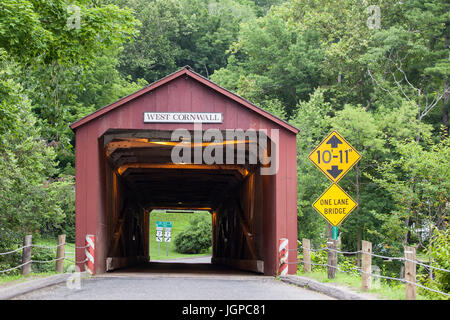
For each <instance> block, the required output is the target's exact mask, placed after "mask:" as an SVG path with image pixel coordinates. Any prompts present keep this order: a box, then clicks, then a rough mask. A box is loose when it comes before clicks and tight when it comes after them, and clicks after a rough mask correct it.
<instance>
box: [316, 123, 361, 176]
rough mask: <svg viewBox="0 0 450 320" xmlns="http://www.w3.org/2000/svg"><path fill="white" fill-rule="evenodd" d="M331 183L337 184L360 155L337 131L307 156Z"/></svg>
mask: <svg viewBox="0 0 450 320" xmlns="http://www.w3.org/2000/svg"><path fill="white" fill-rule="evenodd" d="M308 159H309V160H311V162H312V163H314V164H315V165H316V167H317V168H319V169H320V171H322V172H323V173H324V174H325V175H326V176H327V177H328V179H330V180H331V181H332V182H335V183H336V182H338V181H339V180H341V178H342V177H343V176H345V174H346V173H347V172H348V171H349V170H350V169H351V168H352V167H353V166H354V165H355V164H356V163H357V162H358V161H359V159H361V155H360V154H359V153H358V151H356V150H355V149H354V148H353V147H352V146H351V145H350V143H348V142H347V141H346V140H345V139H344V138H343V137H342V136H341V135H340V134H339V133H338V132H337V131H333V132H331V133H330V134H329V135H328V136H327V137H326V138H325V139H324V140H323V141H322V142H321V143H320V144H319V145H318V146H317V147H316V148H315V149H314V150H313V151H312V152H311V153H310V154H309V156H308Z"/></svg>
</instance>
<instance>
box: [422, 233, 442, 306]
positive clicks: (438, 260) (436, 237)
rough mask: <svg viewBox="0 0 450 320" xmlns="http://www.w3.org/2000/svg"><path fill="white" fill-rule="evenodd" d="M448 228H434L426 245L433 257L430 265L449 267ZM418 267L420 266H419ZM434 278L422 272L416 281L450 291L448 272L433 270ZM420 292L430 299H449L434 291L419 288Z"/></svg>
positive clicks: (433, 287) (432, 287)
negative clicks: (428, 243)
mask: <svg viewBox="0 0 450 320" xmlns="http://www.w3.org/2000/svg"><path fill="white" fill-rule="evenodd" d="M449 248H450V230H449V229H448V228H446V229H444V230H438V229H435V230H434V231H433V237H432V239H431V241H430V246H429V247H428V252H427V253H428V254H429V255H430V256H431V257H432V258H433V262H432V263H431V265H432V266H433V267H436V268H441V269H446V270H449V269H450V250H449ZM419 269H420V268H419ZM433 274H434V279H430V278H429V277H428V275H427V274H426V273H425V274H422V275H419V276H418V281H419V283H420V284H422V285H423V286H425V287H428V288H431V289H434V290H438V291H441V292H445V293H450V273H449V272H445V271H440V270H436V269H434V270H433ZM419 290H420V293H421V294H423V295H426V296H429V297H430V298H432V299H449V298H448V297H446V296H444V295H443V294H439V293H435V292H432V291H429V290H426V289H422V288H419Z"/></svg>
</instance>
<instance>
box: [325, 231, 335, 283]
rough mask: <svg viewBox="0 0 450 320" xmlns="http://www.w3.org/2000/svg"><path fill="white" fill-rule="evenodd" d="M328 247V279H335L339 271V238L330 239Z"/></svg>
mask: <svg viewBox="0 0 450 320" xmlns="http://www.w3.org/2000/svg"><path fill="white" fill-rule="evenodd" d="M327 248H329V249H332V250H327V251H328V255H327V264H328V279H334V278H335V277H336V271H337V251H336V250H337V240H331V239H328V241H327Z"/></svg>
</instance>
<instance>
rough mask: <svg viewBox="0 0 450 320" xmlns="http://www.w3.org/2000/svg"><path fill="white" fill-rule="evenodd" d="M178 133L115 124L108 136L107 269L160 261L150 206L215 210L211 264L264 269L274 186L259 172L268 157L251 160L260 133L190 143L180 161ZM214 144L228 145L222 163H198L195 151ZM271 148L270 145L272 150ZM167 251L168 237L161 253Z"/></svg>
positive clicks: (104, 146)
mask: <svg viewBox="0 0 450 320" xmlns="http://www.w3.org/2000/svg"><path fill="white" fill-rule="evenodd" d="M195 134H197V133H196V132H194V131H193V132H192V135H195ZM171 138H172V131H160V130H151V131H134V130H133V131H123V130H118V131H117V130H109V131H108V132H106V133H105V135H104V136H103V151H104V152H103V155H104V161H103V163H104V172H105V177H104V179H105V181H104V183H105V187H106V188H105V197H106V216H105V222H106V226H107V231H106V238H107V239H108V241H107V243H109V245H108V246H107V253H106V256H107V257H106V271H112V270H116V269H120V268H124V267H128V266H132V265H136V264H139V263H145V262H148V261H151V260H157V257H155V253H154V252H153V250H150V244H151V243H152V242H153V241H155V239H154V238H153V239H152V238H151V237H150V234H151V233H149V230H151V229H154V228H155V225H154V224H153V225H152V222H151V219H150V217H151V212H153V211H155V210H169V211H170V210H178V211H180V210H184V211H188V210H191V211H207V212H209V213H210V218H211V225H212V232H211V244H212V252H211V255H212V257H211V263H213V264H219V265H227V266H230V267H235V268H239V269H244V270H250V271H254V272H259V273H264V238H263V234H264V230H263V225H264V220H265V219H264V214H263V212H264V211H263V205H264V198H263V196H264V194H268V193H270V191H271V189H272V188H273V187H274V185H273V181H271V177H270V176H267V177H264V176H262V175H261V174H260V169H261V167H262V166H263V164H262V163H258V162H257V163H254V161H250V160H251V157H253V159H256V158H255V157H254V156H255V155H254V153H255V152H258V150H259V149H258V148H254V147H253V146H254V145H257V144H258V139H257V137H256V139H251V137H247V138H246V139H243V140H242V139H241V140H236V139H235V140H233V141H231V140H224V141H220V143H217V142H214V141H210V142H204V143H202V144H201V145H198V144H196V143H193V142H192V143H191V142H189V145H188V146H189V149H190V152H189V153H190V155H191V161H189V162H188V163H174V161H173V157H174V155H173V151H174V150H173V149H174V148H175V147H176V146H177V145H178V143H177V142H174V141H172V140H171ZM213 144H216V145H221V146H224V148H225V150H224V151H223V152H222V154H221V157H223V159H222V161H218V162H219V163H221V164H216V163H213V164H208V163H205V161H204V160H203V161H202V162H201V163H198V161H196V159H195V153H196V152H197V151H199V150H200V151H201V152H202V154H203V153H204V152H205V150H206V148H208V147H210V146H211V145H213ZM186 148H187V147H186ZM186 148H185V149H184V151H185V152H186V150H187V149H186ZM270 149H271V147H270V144H269V147H267V145H266V146H265V150H266V155H267V156H270ZM230 154H233V159H231V158H230ZM213 155H214V154H213ZM226 157H228V159H226ZM230 159H231V161H230ZM216 160H217V157H216ZM195 162H197V163H195ZM226 162H231V163H232V164H225V163H226ZM252 162H253V164H252ZM239 163H240V164H239ZM264 189H266V192H264ZM171 241H174V239H172V240H171ZM155 242H156V241H155ZM165 251H166V248H165V243H162V244H161V245H160V254H165Z"/></svg>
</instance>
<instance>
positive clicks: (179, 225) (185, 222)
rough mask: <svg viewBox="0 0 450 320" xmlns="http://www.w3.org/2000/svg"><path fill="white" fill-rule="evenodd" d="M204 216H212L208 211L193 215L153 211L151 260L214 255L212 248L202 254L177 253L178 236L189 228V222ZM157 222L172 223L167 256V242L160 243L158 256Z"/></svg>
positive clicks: (151, 219)
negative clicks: (176, 239) (176, 240)
mask: <svg viewBox="0 0 450 320" xmlns="http://www.w3.org/2000/svg"><path fill="white" fill-rule="evenodd" d="M199 215H201V216H202V215H203V216H206V217H208V218H211V214H210V213H209V212H207V211H194V212H193V213H180V212H176V213H166V212H165V211H156V210H155V211H152V212H151V213H150V245H149V246H150V259H151V260H168V259H179V258H189V257H199V256H205V255H211V254H212V248H211V247H210V248H209V249H208V251H206V252H203V253H200V254H183V253H178V252H176V251H175V238H176V236H177V235H178V234H179V233H180V232H181V231H183V230H184V229H186V228H187V227H188V226H189V221H191V219H193V218H194V217H196V216H199ZM156 221H170V222H172V240H171V242H169V248H168V255H166V246H167V243H166V242H164V241H163V242H160V248H159V255H158V242H156Z"/></svg>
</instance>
